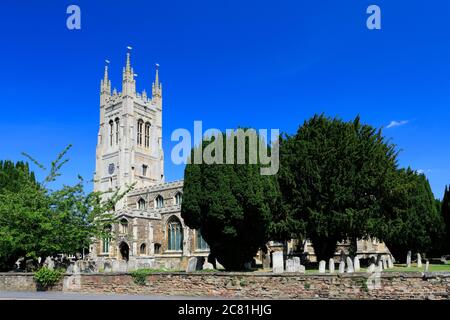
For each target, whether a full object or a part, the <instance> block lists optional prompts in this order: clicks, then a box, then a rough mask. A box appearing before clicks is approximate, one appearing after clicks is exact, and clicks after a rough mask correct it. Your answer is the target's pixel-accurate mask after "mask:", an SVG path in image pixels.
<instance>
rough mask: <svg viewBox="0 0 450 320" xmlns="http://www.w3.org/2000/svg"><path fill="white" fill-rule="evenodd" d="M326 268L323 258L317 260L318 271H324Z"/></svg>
mask: <svg viewBox="0 0 450 320" xmlns="http://www.w3.org/2000/svg"><path fill="white" fill-rule="evenodd" d="M325 268H326V262H325V261H324V260H321V261H320V262H319V273H325Z"/></svg>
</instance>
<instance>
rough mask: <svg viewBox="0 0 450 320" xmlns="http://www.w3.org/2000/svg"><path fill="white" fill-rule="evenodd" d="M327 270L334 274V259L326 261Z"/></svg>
mask: <svg viewBox="0 0 450 320" xmlns="http://www.w3.org/2000/svg"><path fill="white" fill-rule="evenodd" d="M328 269H329V270H330V273H334V259H333V258H330V260H329V261H328Z"/></svg>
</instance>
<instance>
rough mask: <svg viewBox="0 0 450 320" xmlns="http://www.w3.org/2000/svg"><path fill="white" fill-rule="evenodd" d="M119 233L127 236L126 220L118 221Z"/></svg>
mask: <svg viewBox="0 0 450 320" xmlns="http://www.w3.org/2000/svg"><path fill="white" fill-rule="evenodd" d="M119 232H120V233H121V234H127V233H128V220H127V219H125V218H122V219H120V223H119Z"/></svg>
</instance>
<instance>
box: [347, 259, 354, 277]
mask: <svg viewBox="0 0 450 320" xmlns="http://www.w3.org/2000/svg"><path fill="white" fill-rule="evenodd" d="M354 271H355V269H354V268H353V261H352V258H350V257H347V273H353V272H354Z"/></svg>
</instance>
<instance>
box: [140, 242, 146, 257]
mask: <svg viewBox="0 0 450 320" xmlns="http://www.w3.org/2000/svg"><path fill="white" fill-rule="evenodd" d="M139 254H147V246H146V245H145V243H143V244H141V246H140V248H139Z"/></svg>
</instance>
